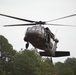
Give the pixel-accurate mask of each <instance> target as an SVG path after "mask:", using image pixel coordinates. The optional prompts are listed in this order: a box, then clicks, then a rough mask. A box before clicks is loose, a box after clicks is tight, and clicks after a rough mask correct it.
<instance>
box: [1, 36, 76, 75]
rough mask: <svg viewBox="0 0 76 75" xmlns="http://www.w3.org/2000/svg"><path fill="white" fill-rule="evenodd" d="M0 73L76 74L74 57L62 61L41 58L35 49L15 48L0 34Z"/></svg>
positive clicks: (32, 74) (26, 74)
mask: <svg viewBox="0 0 76 75" xmlns="http://www.w3.org/2000/svg"><path fill="white" fill-rule="evenodd" d="M0 75H76V58H67V59H66V60H65V61H64V62H63V63H62V62H56V63H55V64H53V63H51V62H50V59H49V58H42V57H41V56H40V55H39V53H38V52H37V50H36V49H30V50H26V49H24V50H20V51H19V52H17V50H14V49H13V46H12V45H11V44H10V43H9V42H8V40H7V39H6V38H5V37H4V36H2V35H0Z"/></svg>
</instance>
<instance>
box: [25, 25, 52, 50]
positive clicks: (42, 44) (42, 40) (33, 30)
mask: <svg viewBox="0 0 76 75" xmlns="http://www.w3.org/2000/svg"><path fill="white" fill-rule="evenodd" d="M49 38H50V37H49ZM50 39H51V38H50ZM47 40H48V38H47V34H46V32H45V28H44V27H42V26H33V27H28V28H27V31H26V34H25V37H24V41H26V42H30V43H31V44H32V45H33V46H34V47H35V48H39V49H41V50H45V51H48V50H49V49H50V50H51V49H52V46H53V44H52V42H49V43H47ZM48 48H49V49H48Z"/></svg>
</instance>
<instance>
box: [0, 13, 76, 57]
mask: <svg viewBox="0 0 76 75" xmlns="http://www.w3.org/2000/svg"><path fill="white" fill-rule="evenodd" d="M0 15H1V16H5V17H9V18H13V19H17V20H21V21H26V22H30V23H29V24H14V25H4V26H5V27H8V26H30V25H34V26H32V27H28V28H27V30H26V33H25V37H24V41H26V42H27V43H26V48H28V46H29V43H31V44H32V45H33V46H34V47H35V48H38V49H41V50H44V51H43V52H39V53H40V55H41V56H47V57H61V56H69V55H70V52H69V51H56V49H57V43H58V42H59V40H58V39H57V38H55V35H54V34H53V33H52V32H51V30H50V29H49V28H48V27H46V28H45V27H44V26H42V25H53V26H72V25H61V24H48V23H47V22H52V21H56V20H60V19H64V18H69V17H72V16H76V14H72V15H69V16H65V17H61V18H57V19H54V20H50V21H32V20H27V19H23V18H18V17H13V16H9V15H5V14H0ZM73 27H75V26H73Z"/></svg>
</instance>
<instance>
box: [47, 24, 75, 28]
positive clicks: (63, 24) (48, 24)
mask: <svg viewBox="0 0 76 75" xmlns="http://www.w3.org/2000/svg"><path fill="white" fill-rule="evenodd" d="M46 25H52V26H69V27H76V25H64V24H47V23H46Z"/></svg>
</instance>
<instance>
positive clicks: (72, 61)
mask: <svg viewBox="0 0 76 75" xmlns="http://www.w3.org/2000/svg"><path fill="white" fill-rule="evenodd" d="M64 63H65V65H66V67H68V68H70V69H71V70H72V72H73V74H74V75H76V58H68V59H67V60H66V61H65V62H64Z"/></svg>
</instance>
